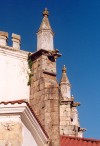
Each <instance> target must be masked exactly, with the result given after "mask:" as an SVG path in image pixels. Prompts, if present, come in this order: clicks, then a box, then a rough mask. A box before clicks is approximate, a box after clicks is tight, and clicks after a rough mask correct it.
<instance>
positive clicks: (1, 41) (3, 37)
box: [0, 31, 8, 46]
mask: <svg viewBox="0 0 100 146" xmlns="http://www.w3.org/2000/svg"><path fill="white" fill-rule="evenodd" d="M7 40H8V33H7V32H3V31H0V45H2V46H7Z"/></svg>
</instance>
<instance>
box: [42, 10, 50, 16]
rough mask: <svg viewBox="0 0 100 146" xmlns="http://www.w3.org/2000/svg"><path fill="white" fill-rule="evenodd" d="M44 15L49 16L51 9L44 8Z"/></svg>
mask: <svg viewBox="0 0 100 146" xmlns="http://www.w3.org/2000/svg"><path fill="white" fill-rule="evenodd" d="M43 16H49V11H48V9H47V8H45V9H44V11H43Z"/></svg>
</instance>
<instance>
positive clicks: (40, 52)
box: [29, 9, 61, 146]
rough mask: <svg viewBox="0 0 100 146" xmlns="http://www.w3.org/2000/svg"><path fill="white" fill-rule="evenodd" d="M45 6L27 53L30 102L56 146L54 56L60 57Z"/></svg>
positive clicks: (56, 103)
mask: <svg viewBox="0 0 100 146" xmlns="http://www.w3.org/2000/svg"><path fill="white" fill-rule="evenodd" d="M48 15H49V12H48V10H47V9H45V10H44V11H43V20H42V23H41V25H40V28H39V30H38V33H37V51H36V52H35V53H33V54H32V55H31V56H29V59H30V60H31V61H32V68H31V70H32V75H31V86H30V88H31V91H30V104H31V107H32V109H33V110H34V112H35V114H36V116H37V117H38V119H39V121H40V122H41V124H42V126H43V128H44V129H45V131H46V132H47V134H48V136H49V138H50V140H51V143H52V146H60V143H59V140H60V130H59V124H60V123H59V122H60V119H59V117H60V109H59V103H60V98H59V97H60V96H59V84H58V82H57V80H56V59H57V58H58V57H60V56H61V55H60V54H59V51H58V50H55V49H54V46H53V36H54V33H53V31H52V29H51V26H50V23H49V20H48Z"/></svg>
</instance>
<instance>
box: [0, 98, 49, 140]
mask: <svg viewBox="0 0 100 146" xmlns="http://www.w3.org/2000/svg"><path fill="white" fill-rule="evenodd" d="M9 103H10V104H16V103H18V104H22V103H26V104H27V106H28V107H29V109H30V111H31V113H32V114H33V116H34V117H35V119H36V120H37V122H38V123H39V125H40V127H41V129H42V130H43V132H44V133H45V135H46V136H47V138H49V137H48V134H47V133H46V131H45V130H44V128H43V126H42V124H41V122H40V121H39V119H38V118H37V116H36V115H35V113H34V111H33V109H32V107H31V105H30V104H29V103H28V102H27V101H25V100H14V101H6V102H5V101H2V102H0V104H4V105H7V104H9Z"/></svg>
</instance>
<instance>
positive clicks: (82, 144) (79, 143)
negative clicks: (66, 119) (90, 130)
mask: <svg viewBox="0 0 100 146" xmlns="http://www.w3.org/2000/svg"><path fill="white" fill-rule="evenodd" d="M60 146H100V140H95V139H89V138H79V137H71V136H60Z"/></svg>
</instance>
